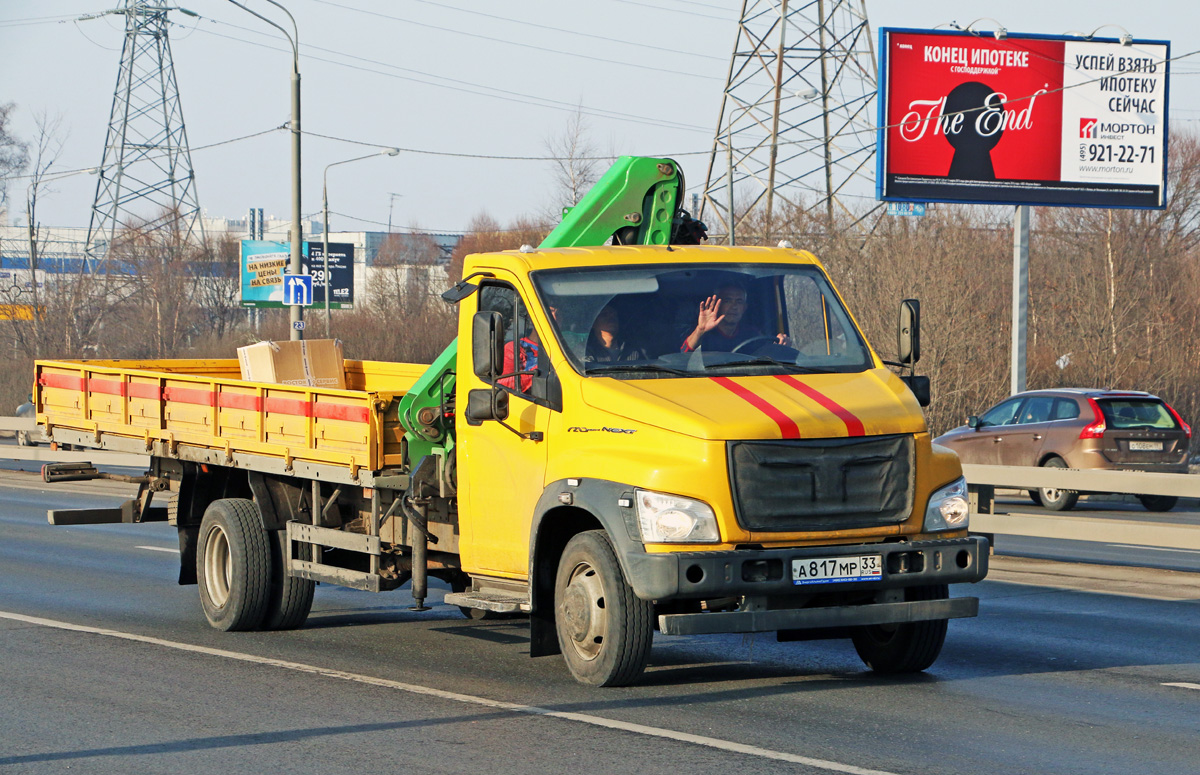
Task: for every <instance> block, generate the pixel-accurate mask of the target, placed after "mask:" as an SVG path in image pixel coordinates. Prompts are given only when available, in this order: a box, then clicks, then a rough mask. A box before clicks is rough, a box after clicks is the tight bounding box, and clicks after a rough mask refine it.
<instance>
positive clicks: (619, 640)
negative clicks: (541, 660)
mask: <svg viewBox="0 0 1200 775" xmlns="http://www.w3.org/2000/svg"><path fill="white" fill-rule="evenodd" d="M554 612H555V613H554V621H555V627H556V629H557V631H558V643H559V646H560V647H561V648H562V653H563V658H564V659H565V660H566V663H567V667H568V668H569V669H570V670H571V675H573V676H575V679H576V680H577V681H579V682H580V683H585V684H591V685H593V686H625V685H628V684H631V683H633V682H634V681H635V680H637V678H638V676H640V675H641V674H642V671H643V670H644V669H645V667H646V660H647V658H648V657H649V655H650V643H651V640H652V639H653V637H654V606H653V604H652V603H650V601H648V600H642V599H641V598H639V597H638V596H637V595H635V594H634V593H633V589H632V588H631V587H630V586H629V584H628V583H626V581H625V576H624V574H623V573H622V572H621V566H620V564H619V563H618V562H617V555H616V552H614V551H613V547H612V543H611V542H610V541H609V538H608V535H607V534H605V532H604V531H603V530H592V531H589V532H586V533H580V534H579V535H577V536H575V537H574V538H572V539H571V540H570V541H568V542H567V546H566V548H565V549H564V550H563V554H562V558H561V559H560V560H559V562H558V574H557V576H556V578H555V584H554Z"/></svg>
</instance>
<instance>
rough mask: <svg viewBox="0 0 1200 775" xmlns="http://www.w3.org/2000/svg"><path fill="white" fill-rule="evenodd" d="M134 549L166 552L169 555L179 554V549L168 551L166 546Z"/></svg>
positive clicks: (137, 547) (136, 547)
mask: <svg viewBox="0 0 1200 775" xmlns="http://www.w3.org/2000/svg"><path fill="white" fill-rule="evenodd" d="M133 548H134V549H145V550H146V551H148V552H166V553H167V554H179V550H178V549H168V548H167V547H165V546H135V547H133Z"/></svg>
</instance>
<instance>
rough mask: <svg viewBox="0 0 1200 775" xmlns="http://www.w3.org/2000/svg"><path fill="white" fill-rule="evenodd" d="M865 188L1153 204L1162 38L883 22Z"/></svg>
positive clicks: (923, 198)
mask: <svg viewBox="0 0 1200 775" xmlns="http://www.w3.org/2000/svg"><path fill="white" fill-rule="evenodd" d="M880 52H881V58H882V59H881V67H880V87H879V90H880V94H879V96H880V99H879V112H880V115H879V127H880V129H879V148H878V151H879V152H878V154H877V158H878V170H877V173H878V174H877V178H876V195H877V196H878V198H880V199H883V200H888V201H911V202H931V201H932V202H968V203H987V204H999V203H1013V204H1036V205H1064V206H1076V207H1078V206H1083V207H1138V208H1162V207H1164V206H1165V204H1166V193H1167V192H1166V151H1167V94H1168V89H1167V71H1168V67H1169V62H1168V60H1169V59H1170V44H1169V43H1167V42H1165V41H1136V40H1135V41H1132V42H1129V43H1128V45H1126V44H1123V43H1122V42H1121V41H1119V40H1109V39H1103V40H1101V39H1095V38H1093V39H1091V40H1088V39H1083V38H1072V37H1064V36H1058V37H1051V36H1039V35H1014V34H1007V35H1005V36H1004V37H1001V38H999V39H997V38H996V37H995V36H993V35H992V34H991V33H982V34H980V35H974V34H970V33H965V32H959V31H954V32H941V31H932V30H900V29H886V28H885V29H881V30H880Z"/></svg>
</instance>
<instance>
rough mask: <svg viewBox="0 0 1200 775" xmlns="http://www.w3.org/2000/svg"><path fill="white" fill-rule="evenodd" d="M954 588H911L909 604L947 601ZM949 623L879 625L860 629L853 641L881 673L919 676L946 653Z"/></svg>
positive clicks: (907, 592)
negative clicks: (944, 649)
mask: <svg viewBox="0 0 1200 775" xmlns="http://www.w3.org/2000/svg"><path fill="white" fill-rule="evenodd" d="M948 597H950V588H949V587H948V586H946V585H945V584H932V585H930V586H926V587H909V588H908V589H906V590H905V591H904V599H905V601H913V600H945V599H946V598H948ZM946 625H947V620H945V619H935V620H933V621H927V622H910V623H907V624H879V625H869V626H866V627H858V628H856V629H855V632H854V634H853V635H852V636H851V640H852V641H853V643H854V650H855V651H857V652H858V656H859V657H860V658H861V659H862V661H863V663H864V664H865V665H866V666H867V667H869V668H871V669H872V670H874V671H875V672H877V673H919V672H921V671H922V670H924V669H926V668H928V667H929V666H930V665H932V664H933V663H934V662H935V661H936V660H937V658H938V654H940V653H942V644H943V643H944V642H945V640H946Z"/></svg>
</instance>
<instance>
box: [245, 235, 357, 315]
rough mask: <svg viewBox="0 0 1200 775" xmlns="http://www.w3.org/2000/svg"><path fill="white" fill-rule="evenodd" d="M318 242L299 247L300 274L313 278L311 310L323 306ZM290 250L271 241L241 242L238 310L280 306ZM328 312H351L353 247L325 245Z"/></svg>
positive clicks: (306, 243)
mask: <svg viewBox="0 0 1200 775" xmlns="http://www.w3.org/2000/svg"><path fill="white" fill-rule="evenodd" d="M322 248H323V244H322V243H320V242H305V243H303V246H302V248H301V249H302V250H303V258H302V260H301V264H300V267H301V268H300V274H310V275H312V276H313V304H312V306H314V307H321V308H324V306H325V289H326V283H325V261H324V257H323V256H324V254H323V253H322ZM290 261H291V246H290V245H289V244H288V243H286V242H274V241H271V240H242V283H241V285H242V306H243V307H256V308H260V309H261V308H270V307H276V308H278V307H283V306H286V305H285V304H284V302H283V276H284V275H285V274H287V273H288V264H289V262H290ZM329 278H330V282H329V287H331V288H332V293H331V295H330V297H329V307H330V309H353V308H354V245H353V244H351V243H348V242H331V243H329Z"/></svg>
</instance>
